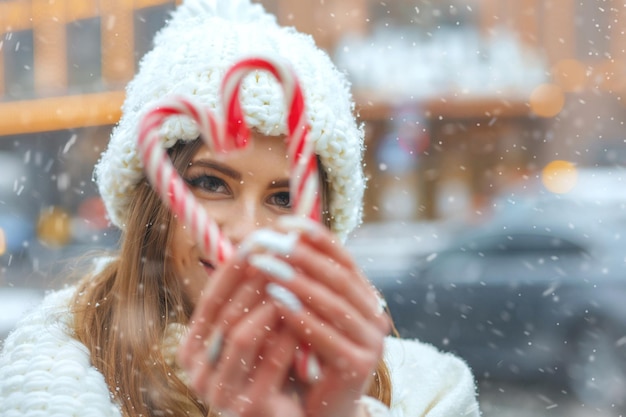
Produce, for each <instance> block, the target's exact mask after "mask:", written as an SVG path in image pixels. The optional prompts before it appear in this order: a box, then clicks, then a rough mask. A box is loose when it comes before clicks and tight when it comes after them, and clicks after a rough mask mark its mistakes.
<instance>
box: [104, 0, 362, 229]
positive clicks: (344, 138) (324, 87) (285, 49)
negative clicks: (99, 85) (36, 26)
mask: <svg viewBox="0 0 626 417" xmlns="http://www.w3.org/2000/svg"><path fill="white" fill-rule="evenodd" d="M154 44H155V47H154V49H153V50H152V51H150V52H148V53H147V54H146V55H145V56H144V58H143V59H142V61H141V63H140V67H139V71H138V73H137V75H136V76H135V78H134V79H133V80H132V81H131V82H130V83H129V85H128V87H127V96H126V100H125V102H124V105H123V108H122V111H123V115H122V118H121V120H120V122H119V123H118V125H117V126H116V127H115V129H114V130H113V133H112V135H111V140H110V143H109V146H108V149H107V150H106V151H105V152H104V153H103V155H102V157H101V159H100V161H99V162H98V164H97V166H96V170H95V179H96V181H97V183H98V187H99V191H100V194H101V196H102V198H103V200H104V203H105V205H106V208H107V212H108V215H109V217H110V219H111V221H112V222H113V223H114V224H115V225H117V226H118V227H120V228H122V229H123V228H124V225H125V223H126V222H127V221H128V219H127V218H126V216H127V212H128V205H129V202H130V200H131V197H132V193H133V191H134V189H135V187H136V185H137V184H138V183H139V182H140V181H141V180H142V179H143V178H144V173H143V171H142V164H141V161H140V159H139V156H138V152H137V148H136V138H137V131H138V125H139V120H140V118H141V116H142V115H143V111H145V109H146V107H147V106H149V105H150V104H152V103H154V102H155V101H158V100H159V99H162V98H163V97H165V96H167V95H171V94H177V95H184V96H187V97H189V98H191V99H192V100H194V101H196V102H198V103H201V104H204V105H205V106H207V107H208V108H210V109H212V110H213V111H215V112H217V114H221V113H222V108H221V102H220V97H219V90H220V86H221V82H222V79H223V77H224V75H225V73H226V71H227V70H228V69H229V68H230V67H231V66H232V65H233V64H234V63H235V62H236V61H238V60H239V59H241V58H244V57H247V56H251V55H259V54H261V55H266V56H274V57H279V58H282V59H284V60H286V61H287V62H289V64H290V65H291V66H292V67H293V68H294V70H295V72H296V75H297V76H298V79H299V80H300V83H301V85H302V88H303V90H304V95H305V100H306V113H307V116H308V119H309V122H310V124H311V132H310V137H311V139H312V140H313V141H314V143H315V153H316V154H317V155H319V157H320V160H321V162H322V166H323V169H325V171H326V173H327V176H328V179H329V182H330V196H329V198H330V215H331V228H332V230H333V231H334V232H335V233H336V234H337V235H338V236H339V237H340V238H341V239H342V240H345V238H346V237H347V235H348V233H349V232H350V231H352V230H353V229H354V228H355V227H356V226H357V225H358V224H359V223H360V221H361V211H362V209H361V205H362V198H363V192H364V188H365V181H364V176H363V171H362V166H361V163H362V155H363V129H362V127H361V126H359V125H358V124H357V122H356V120H355V118H354V114H353V111H354V103H353V101H352V96H351V93H350V86H349V83H348V81H347V80H346V78H345V76H344V75H343V74H342V73H340V72H339V71H338V70H337V68H336V67H335V66H334V64H333V63H332V62H331V60H330V58H329V57H328V55H327V54H326V53H325V52H323V51H322V50H320V49H319V48H317V46H316V45H315V44H314V41H313V39H312V37H310V36H309V35H305V34H301V33H298V32H297V31H295V30H294V29H293V28H286V27H280V26H278V24H277V23H276V21H275V18H274V16H272V15H270V14H268V13H266V12H265V11H264V10H263V8H262V7H261V6H260V5H259V4H251V3H250V1H249V0H228V1H226V0H213V1H211V0H187V1H186V2H184V3H183V4H182V5H181V6H180V7H178V9H177V10H175V11H174V13H173V15H172V19H171V20H170V21H169V22H168V24H167V25H166V26H165V27H164V28H163V29H162V30H161V31H160V32H159V33H158V34H157V35H156V37H155V40H154ZM240 96H241V101H242V107H243V109H244V112H245V118H246V122H247V123H248V124H249V126H250V127H251V128H253V129H256V130H257V131H258V132H259V133H261V134H263V135H267V136H277V135H284V134H286V133H287V128H286V114H287V112H286V109H285V105H284V102H283V93H282V90H281V88H280V86H279V85H278V83H277V82H276V81H275V80H274V78H273V76H272V75H271V74H269V73H266V72H264V71H260V72H258V73H255V74H253V75H250V76H248V77H247V78H246V80H245V81H244V82H243V84H242V90H241V94H240ZM161 133H162V135H163V146H164V147H165V148H168V147H171V146H173V145H174V144H175V143H176V141H178V140H185V141H190V140H193V139H196V138H197V137H198V129H197V128H196V126H195V124H194V123H193V122H191V121H190V120H187V119H185V118H181V117H174V118H171V119H169V120H168V121H166V122H165V123H164V125H163V126H162V130H161Z"/></svg>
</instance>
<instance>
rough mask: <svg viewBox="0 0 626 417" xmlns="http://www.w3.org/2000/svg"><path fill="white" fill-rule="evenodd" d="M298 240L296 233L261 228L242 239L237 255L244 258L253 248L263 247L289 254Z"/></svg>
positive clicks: (279, 253)
mask: <svg viewBox="0 0 626 417" xmlns="http://www.w3.org/2000/svg"><path fill="white" fill-rule="evenodd" d="M297 241H298V235H297V234H296V233H287V234H284V233H278V232H275V231H273V230H268V229H261V230H257V231H256V232H254V233H252V234H251V235H250V236H249V237H248V238H247V239H246V240H244V241H243V243H242V245H241V248H240V249H239V256H240V257H241V258H245V257H246V256H248V255H249V254H250V253H252V252H254V251H255V250H259V249H264V250H267V251H269V252H272V253H276V254H278V255H289V254H290V253H291V252H292V251H293V248H294V247H295V246H296V242H297Z"/></svg>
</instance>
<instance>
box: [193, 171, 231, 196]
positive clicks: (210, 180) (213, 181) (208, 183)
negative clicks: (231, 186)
mask: <svg viewBox="0 0 626 417" xmlns="http://www.w3.org/2000/svg"><path fill="white" fill-rule="evenodd" d="M186 181H187V184H189V185H190V186H191V187H193V188H200V189H202V190H203V191H207V192H211V193H225V192H227V191H228V187H227V185H226V183H225V182H224V181H223V180H222V179H220V178H217V177H214V176H212V175H199V176H197V177H192V178H188V179H187V180H186Z"/></svg>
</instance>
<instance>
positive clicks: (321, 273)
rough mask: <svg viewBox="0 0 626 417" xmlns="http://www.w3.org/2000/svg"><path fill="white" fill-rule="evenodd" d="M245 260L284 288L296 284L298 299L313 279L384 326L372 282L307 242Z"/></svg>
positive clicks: (381, 326)
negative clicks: (286, 252)
mask: <svg viewBox="0 0 626 417" xmlns="http://www.w3.org/2000/svg"><path fill="white" fill-rule="evenodd" d="M249 262H250V265H251V266H252V267H254V268H257V269H258V270H259V271H260V272H262V273H265V274H267V275H268V276H269V277H271V279H273V280H280V281H283V282H285V283H286V284H285V285H286V286H287V287H288V288H299V289H300V290H298V291H297V292H298V295H299V296H301V298H302V300H306V299H307V294H306V291H305V290H306V286H307V285H308V283H310V282H316V283H317V284H318V285H323V286H326V287H327V288H328V289H329V290H330V291H331V292H333V293H334V294H336V295H339V296H340V297H341V298H345V299H347V300H348V302H349V303H350V304H351V305H353V306H354V308H356V309H357V311H358V312H359V314H360V315H362V316H363V317H365V318H366V319H368V320H371V321H372V322H374V323H377V325H378V326H380V328H381V329H384V328H385V327H386V322H387V321H388V319H387V317H386V315H385V314H383V313H384V309H383V307H382V306H381V304H380V301H379V298H378V297H377V295H376V292H375V291H374V290H373V288H372V286H371V285H370V284H369V283H367V282H366V281H365V280H364V279H362V278H361V277H360V274H359V273H358V272H357V271H355V270H352V269H348V268H346V267H345V266H343V265H339V264H338V263H336V262H334V261H333V259H331V258H328V257H327V256H326V255H323V254H321V253H320V252H318V251H316V250H314V249H313V248H311V247H310V246H309V245H308V244H305V243H300V244H298V245H297V246H296V247H295V248H294V250H293V252H292V254H291V255H290V256H289V257H287V258H280V259H278V258H274V257H272V256H271V255H269V254H256V255H251V256H250V258H249ZM296 270H298V273H296V272H295V271H296ZM306 277H311V278H309V279H306Z"/></svg>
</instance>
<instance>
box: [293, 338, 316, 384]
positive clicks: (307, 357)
mask: <svg viewBox="0 0 626 417" xmlns="http://www.w3.org/2000/svg"><path fill="white" fill-rule="evenodd" d="M296 372H298V376H299V377H300V378H302V379H303V380H305V381H307V382H308V383H309V384H314V383H315V382H318V381H319V380H320V378H321V376H322V368H321V366H320V362H319V360H318V359H317V356H316V355H315V354H313V353H311V351H310V350H309V349H305V348H302V347H301V348H300V350H298V351H297V352H296Z"/></svg>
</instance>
